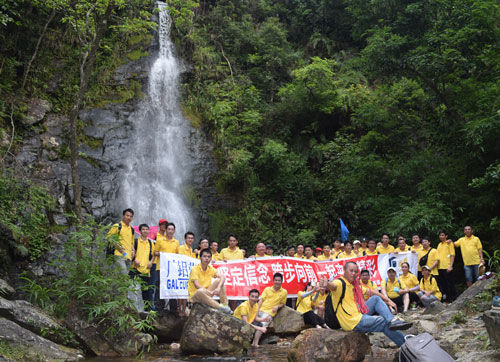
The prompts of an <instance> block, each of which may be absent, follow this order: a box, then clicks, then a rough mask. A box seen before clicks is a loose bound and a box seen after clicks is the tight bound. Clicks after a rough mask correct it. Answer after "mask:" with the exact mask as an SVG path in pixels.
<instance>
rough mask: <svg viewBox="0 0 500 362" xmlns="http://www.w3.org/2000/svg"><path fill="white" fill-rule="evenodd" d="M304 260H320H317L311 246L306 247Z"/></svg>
mask: <svg viewBox="0 0 500 362" xmlns="http://www.w3.org/2000/svg"><path fill="white" fill-rule="evenodd" d="M304 259H307V260H318V258H316V257H315V256H314V255H313V247H312V246H311V245H306V246H304Z"/></svg>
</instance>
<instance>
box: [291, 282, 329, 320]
mask: <svg viewBox="0 0 500 362" xmlns="http://www.w3.org/2000/svg"><path fill="white" fill-rule="evenodd" d="M319 289H320V287H319V285H312V283H311V282H309V283H307V285H306V287H305V290H304V291H303V292H299V297H298V298H297V312H299V313H300V314H302V318H304V323H305V324H308V325H310V326H311V327H313V328H314V327H316V328H328V326H327V325H326V323H325V321H324V319H323V318H321V317H320V316H318V315H316V313H314V310H313V309H314V302H316V301H317V300H318V296H319Z"/></svg>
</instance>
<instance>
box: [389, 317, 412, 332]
mask: <svg viewBox="0 0 500 362" xmlns="http://www.w3.org/2000/svg"><path fill="white" fill-rule="evenodd" d="M411 326H413V323H411V322H405V321H402V320H399V319H396V320H393V321H392V322H391V323H389V329H390V330H391V331H403V330H406V329H409V328H411Z"/></svg>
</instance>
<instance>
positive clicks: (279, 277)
mask: <svg viewBox="0 0 500 362" xmlns="http://www.w3.org/2000/svg"><path fill="white" fill-rule="evenodd" d="M282 283H283V274H281V273H275V274H274V275H273V286H272V287H267V288H266V289H264V291H263V292H262V295H261V297H260V300H259V313H258V314H257V317H258V318H259V320H261V321H262V326H263V327H267V326H268V325H269V324H270V323H271V321H272V320H273V317H274V316H276V313H278V310H280V308H283V307H284V306H285V303H286V297H287V296H288V292H287V291H286V289H284V288H282V287H281V284H282ZM262 335H263V333H262V332H261V331H256V332H255V335H254V337H253V343H252V346H253V347H259V340H260V337H261V336H262Z"/></svg>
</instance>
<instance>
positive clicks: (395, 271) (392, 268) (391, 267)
mask: <svg viewBox="0 0 500 362" xmlns="http://www.w3.org/2000/svg"><path fill="white" fill-rule="evenodd" d="M389 270H394V273H397V270H396V268H394V267H393V266H390V267H389V268H387V271H389Z"/></svg>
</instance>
